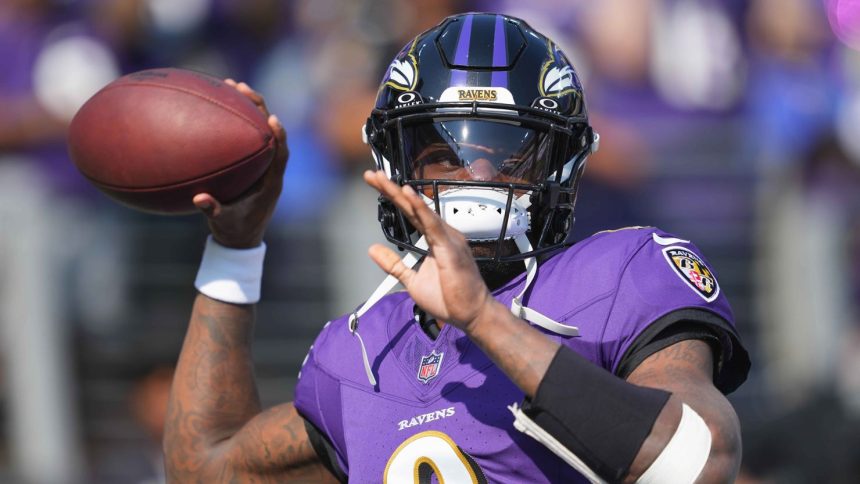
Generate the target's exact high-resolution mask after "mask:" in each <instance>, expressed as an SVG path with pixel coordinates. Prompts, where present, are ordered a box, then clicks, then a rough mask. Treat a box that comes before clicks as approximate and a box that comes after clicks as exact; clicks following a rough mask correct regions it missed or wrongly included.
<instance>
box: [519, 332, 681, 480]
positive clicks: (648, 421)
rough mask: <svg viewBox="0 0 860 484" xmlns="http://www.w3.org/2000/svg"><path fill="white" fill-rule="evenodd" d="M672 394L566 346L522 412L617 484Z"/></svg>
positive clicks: (603, 476)
mask: <svg viewBox="0 0 860 484" xmlns="http://www.w3.org/2000/svg"><path fill="white" fill-rule="evenodd" d="M669 396H670V394H669V393H668V392H665V391H663V390H657V389H654V388H646V387H640V386H637V385H632V384H630V383H627V382H625V381H624V380H622V379H620V378H618V377H616V376H614V375H612V374H611V373H609V372H608V371H606V370H604V369H603V368H600V367H598V366H596V365H594V364H593V363H591V362H590V361H588V360H586V359H585V358H583V357H582V356H580V355H579V354H577V353H576V352H574V351H573V350H571V349H570V348H567V347H566V346H562V347H561V348H560V349H559V351H558V353H556V355H555V357H554V358H553V360H552V363H551V364H550V366H549V368H548V369H547V372H546V375H544V378H543V380H541V383H540V386H539V387H538V391H537V394H536V395H535V398H534V400H533V401H528V400H526V402H525V403H524V404H523V411H524V412H525V414H526V415H527V416H529V417H530V418H531V419H532V420H533V421H534V422H535V423H536V424H538V425H539V426H540V427H541V428H542V429H544V430H545V431H547V432H548V433H549V434H550V435H552V436H553V437H555V439H556V440H558V441H559V442H560V443H561V444H562V445H564V446H565V447H566V448H567V449H568V450H570V451H571V452H573V453H574V454H576V456H577V457H579V458H580V459H581V460H582V461H583V462H584V463H585V464H586V465H587V466H588V467H589V468H590V469H592V470H593V471H594V472H595V473H597V474H598V475H599V476H600V477H602V478H603V479H605V480H607V481H609V482H617V481H620V480H621V479H622V478H623V477H624V476H625V475H627V471H628V470H629V468H630V464H632V463H633V459H635V458H636V454H637V453H638V452H639V448H640V447H641V446H642V443H643V442H644V441H645V439H646V438H647V437H648V435H649V434H650V433H651V429H652V427H653V426H654V422H655V421H656V420H657V416H659V415H660V411H661V410H662V409H663V407H664V406H665V405H666V402H667V401H668V400H669Z"/></svg>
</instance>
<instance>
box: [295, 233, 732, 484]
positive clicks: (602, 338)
mask: <svg viewBox="0 0 860 484" xmlns="http://www.w3.org/2000/svg"><path fill="white" fill-rule="evenodd" d="M524 279H525V275H524V274H523V275H521V276H519V277H517V278H515V279H514V280H512V281H511V282H509V283H508V284H506V285H505V286H504V287H502V288H500V289H498V290H496V291H494V296H495V298H496V299H497V300H499V301H501V302H502V303H503V304H506V305H508V306H510V303H511V299H512V298H513V297H515V296H516V295H517V294H519V292H520V291H521V290H522V287H523V284H524V283H525V282H524ZM524 303H525V305H527V306H528V307H530V308H533V309H535V310H537V311H539V312H541V313H543V314H545V315H546V316H548V317H550V318H552V319H554V320H556V321H558V322H560V323H562V324H566V325H572V326H577V327H578V328H579V336H576V337H566V336H560V335H556V334H554V333H550V332H547V331H544V330H542V329H541V328H538V329H539V330H541V331H544V333H546V334H547V336H548V337H550V338H552V339H554V340H556V341H558V342H560V343H561V344H564V345H566V346H568V347H570V348H571V349H573V350H574V351H576V352H577V353H579V354H580V355H582V356H584V357H585V358H587V359H589V360H590V361H591V362H592V363H594V364H595V365H598V366H600V367H602V368H605V369H606V370H608V371H610V372H615V373H616V374H619V373H618V372H619V367H620V366H621V365H622V363H623V362H624V360H625V358H627V357H628V356H629V355H628V351H629V349H630V348H631V346H632V345H633V344H634V342H636V341H637V338H639V337H640V336H641V335H643V334H647V333H648V332H653V331H654V326H655V325H662V326H663V327H665V326H667V325H668V323H667V321H668V322H671V321H673V320H674V321H678V320H685V321H688V320H690V319H693V320H696V321H698V320H704V321H705V322H708V321H711V320H712V322H713V323H714V324H715V325H716V326H720V327H722V328H723V329H724V331H725V334H726V336H725V341H723V343H724V345H723V346H724V348H727V349H724V351H723V353H724V356H723V357H721V358H720V362H721V363H722V364H721V365H720V366H721V367H728V366H729V365H726V364H725V363H726V362H728V361H730V360H732V355H731V348H732V347H733V346H734V347H735V354H736V356H739V355H741V354H742V356H743V357H744V358H745V356H746V355H745V353H744V352H743V349H742V348H739V343H737V339H736V336H735V333H734V330H733V328H732V326H731V325H732V324H733V318H732V313H731V309H730V308H729V304H728V302H727V301H726V299H725V297H724V296H723V294H722V292H721V291H720V287H719V285H718V283H717V280H716V277H715V276H714V274H713V272H712V271H711V269H710V268H709V267H708V266H707V264H706V263H705V261H704V260H703V258H702V256H701V254H700V253H699V251H698V249H697V248H696V247H695V246H693V245H692V244H690V243H689V242H687V241H683V240H680V239H677V238H674V237H673V236H671V235H668V234H666V233H663V232H660V231H658V230H656V229H653V228H634V229H624V230H619V231H613V232H603V233H599V234H596V235H594V236H592V237H590V238H588V239H586V240H584V241H582V242H579V243H577V244H576V245H574V246H572V247H570V248H568V249H566V250H565V251H563V252H561V253H558V254H556V255H555V256H554V257H552V258H550V259H549V260H547V261H545V262H544V263H543V264H541V265H540V267H539V270H538V274H537V276H536V278H535V281H534V283H533V287H532V288H531V289H530V290H529V291H528V292H527V293H526V296H525V298H524ZM413 309H414V302H413V301H412V299H411V298H410V297H409V295H408V294H407V293H405V292H399V293H395V294H391V295H389V296H387V297H385V298H384V299H382V300H381V301H379V302H378V303H377V304H376V305H375V306H373V308H372V309H370V310H369V311H368V312H367V313H366V314H365V315H364V316H363V317H362V318H361V322H360V326H359V333H360V334H361V337H362V338H363V340H364V343H365V345H366V347H367V351H368V358H369V359H370V363H371V366H372V368H373V372H374V374H375V375H376V376H377V380H378V384H377V386H376V387H372V386H371V385H370V383H369V382H368V379H367V377H366V375H365V372H364V368H363V364H362V357H361V347H360V345H359V342H358V338H357V337H356V336H354V335H352V334H351V333H350V332H349V329H348V326H347V318H346V317H342V318H340V319H337V320H334V321H331V322H330V323H329V324H327V325H326V327H325V328H324V329H323V331H322V333H321V334H320V335H319V337H318V338H317V340H316V342H315V343H314V346H313V347H312V348H311V351H310V353H309V355H308V358H307V359H306V362H305V364H304V366H303V367H302V371H301V375H300V379H299V383H298V386H297V388H296V400H295V405H296V408H297V409H298V410H299V412H300V413H301V414H302V415H303V416H304V417H305V418H306V419H307V420H309V421H310V422H311V423H313V424H314V425H315V426H316V427H317V428H318V429H320V431H321V432H322V433H323V434H325V436H326V437H327V438H328V440H329V441H330V442H331V444H332V446H333V447H334V450H335V452H336V454H337V460H338V463H339V464H340V467H341V468H342V469H343V470H344V471H345V472H346V473H347V474H348V475H349V479H350V481H352V482H383V481H384V482H431V475H433V476H435V478H437V479H438V478H439V477H441V478H442V479H444V480H445V481H446V482H487V481H489V482H511V483H519V482H535V483H542V482H580V481H581V482H585V480H584V478H582V477H581V476H580V475H579V474H578V473H577V472H576V471H574V470H573V469H572V468H571V467H570V466H568V465H567V464H565V463H564V462H563V461H562V460H561V459H559V458H557V457H556V456H555V455H554V454H552V453H551V452H550V451H548V450H547V449H545V448H544V447H543V446H542V445H541V444H539V443H538V442H536V441H535V440H533V439H531V438H530V437H528V436H527V435H525V434H523V433H520V432H518V431H517V430H515V429H514V427H513V416H512V415H511V413H510V411H509V410H508V408H507V407H508V405H511V404H512V403H515V402H516V403H520V402H522V400H523V396H524V395H523V393H522V392H521V391H520V390H519V389H518V388H517V387H516V386H514V384H513V383H511V382H510V380H509V379H508V378H507V377H506V376H505V375H504V374H503V373H502V372H501V371H500V370H499V369H498V368H496V367H495V365H494V364H493V363H492V362H491V361H490V360H489V359H488V358H487V357H486V356H485V355H484V353H483V352H482V351H481V350H480V349H479V348H478V347H477V346H476V345H474V344H473V343H472V342H471V341H470V340H469V338H468V337H466V336H465V335H464V334H463V333H462V332H461V331H459V330H458V329H456V328H454V327H453V326H450V325H445V326H444V327H443V328H442V330H441V333H440V334H439V335H438V337H437V338H436V339H435V340H433V339H432V338H430V337H429V336H428V335H427V334H426V333H425V332H424V331H423V330H422V329H421V328H420V326H419V325H418V324H416V322H415V318H414V313H413ZM673 314H679V315H682V316H679V317H678V318H675V319H673V318H672V316H671V315H673ZM695 315H701V317H697V316H695ZM640 361H641V360H640ZM637 364H638V363H637ZM736 385H737V383H736V382H735V383H732V382H729V383H727V384H726V386H727V387H730V388H733V387H734V386H736ZM439 480H441V479H439ZM433 482H436V481H433Z"/></svg>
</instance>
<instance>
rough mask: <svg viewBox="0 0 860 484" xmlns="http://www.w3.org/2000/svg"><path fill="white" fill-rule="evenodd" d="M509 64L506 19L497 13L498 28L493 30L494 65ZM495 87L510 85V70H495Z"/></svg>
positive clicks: (493, 79)
mask: <svg viewBox="0 0 860 484" xmlns="http://www.w3.org/2000/svg"><path fill="white" fill-rule="evenodd" d="M506 65H508V39H507V36H505V21H504V20H503V19H502V16H501V15H496V28H495V30H494V31H493V67H501V66H506ZM490 85H491V86H493V87H504V88H507V87H508V72H507V71H493V77H492V81H491V84H490Z"/></svg>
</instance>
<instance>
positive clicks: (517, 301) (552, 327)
mask: <svg viewBox="0 0 860 484" xmlns="http://www.w3.org/2000/svg"><path fill="white" fill-rule="evenodd" d="M514 242H516V244H517V248H518V249H519V250H520V253H523V254H524V253H526V252H531V251H532V244H531V242H529V239H528V237H526V236H525V234H523V235H518V236H516V237H514ZM525 264H526V284H525V286H523V290H522V291H520V293H519V294H518V295H517V296H516V297H514V299H513V300H512V301H511V312H512V313H514V315H515V316H516V317H518V318H521V319H525V320H526V321H530V322H531V323H533V324H534V325H536V326H540V327H541V328H543V329H545V330H547V331H552V332H553V333H556V334H561V335H564V336H579V328H577V327H576V326H567V325H565V324H561V323H559V322H557V321H555V320H553V319H551V318H549V317H547V316H544V315H543V314H541V313H539V312H537V311H535V310H534V309H532V308H529V307H526V306H523V302H522V298H523V294H525V293H526V291H528V289H529V287H531V285H532V281H534V278H535V275H537V259H536V258H534V257H529V258H528V259H526V260H525Z"/></svg>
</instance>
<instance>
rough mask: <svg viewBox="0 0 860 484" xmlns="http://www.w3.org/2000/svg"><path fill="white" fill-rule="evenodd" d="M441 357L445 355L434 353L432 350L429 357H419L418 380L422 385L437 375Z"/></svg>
mask: <svg viewBox="0 0 860 484" xmlns="http://www.w3.org/2000/svg"><path fill="white" fill-rule="evenodd" d="M443 356H445V353H436V351H435V350H434V351H433V352H431V353H430V354H429V355H427V356H422V357H421V364H420V365H419V366H418V379H419V380H421V382H422V383H427V382H429V381H430V380H432V379H433V378H435V377H436V375H438V374H439V368H440V367H441V366H442V357H443Z"/></svg>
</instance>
